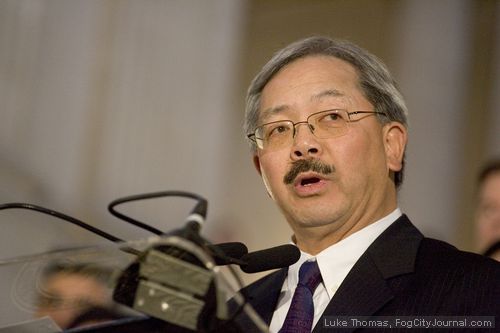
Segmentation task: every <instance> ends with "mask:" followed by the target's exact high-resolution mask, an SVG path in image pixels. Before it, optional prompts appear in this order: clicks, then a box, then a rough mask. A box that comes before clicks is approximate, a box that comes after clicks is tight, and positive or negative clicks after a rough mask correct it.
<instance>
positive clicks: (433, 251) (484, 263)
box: [416, 238, 500, 279]
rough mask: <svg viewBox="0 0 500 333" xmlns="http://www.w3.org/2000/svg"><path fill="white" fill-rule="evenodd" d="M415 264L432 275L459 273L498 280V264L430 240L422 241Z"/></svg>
mask: <svg viewBox="0 0 500 333" xmlns="http://www.w3.org/2000/svg"><path fill="white" fill-rule="evenodd" d="M416 264H417V266H420V267H421V268H422V267H423V268H426V269H428V270H430V271H432V272H434V273H435V272H437V271H442V272H450V271H461V272H463V273H464V274H466V275H467V274H475V275H477V273H481V275H480V276H477V278H481V277H482V278H488V277H490V278H493V277H495V278H496V279H500V263H498V262H496V261H495V260H493V259H490V258H487V257H484V256H482V255H479V254H476V253H471V252H466V251H461V250H459V249H457V248H456V247H454V246H453V245H451V244H448V243H446V242H443V241H440V240H436V239H432V238H423V239H422V241H421V243H420V246H419V250H418V254H417V262H416Z"/></svg>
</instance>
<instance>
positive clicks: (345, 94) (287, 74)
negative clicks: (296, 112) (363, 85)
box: [260, 55, 367, 117]
mask: <svg viewBox="0 0 500 333" xmlns="http://www.w3.org/2000/svg"><path fill="white" fill-rule="evenodd" d="M323 102H326V103H330V102H333V103H334V105H332V107H339V108H348V107H349V106H351V105H352V104H355V103H363V102H367V101H366V99H364V96H363V93H362V91H361V89H360V85H359V79H358V73H357V70H356V69H355V67H354V66H352V65H351V64H349V63H348V62H346V61H344V60H341V59H338V58H335V57H332V56H326V55H313V56H307V57H304V58H300V59H297V60H295V61H293V62H291V63H290V64H287V65H286V66H285V67H283V68H282V69H281V70H280V71H279V72H278V73H277V74H275V76H274V77H273V78H272V79H271V80H269V82H268V83H267V85H266V86H265V87H264V89H263V90H262V95H261V103H260V113H261V116H262V117H266V116H268V115H269V114H272V113H278V112H281V111H285V110H289V109H292V110H293V109H295V108H297V109H298V108H302V107H306V106H308V105H313V104H321V103H323ZM316 111H318V110H316Z"/></svg>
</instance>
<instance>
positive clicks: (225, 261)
mask: <svg viewBox="0 0 500 333" xmlns="http://www.w3.org/2000/svg"><path fill="white" fill-rule="evenodd" d="M207 249H208V250H209V252H210V255H211V256H212V257H213V258H214V261H215V264H216V265H217V266H223V265H231V264H236V265H240V264H241V263H242V261H241V260H239V259H241V257H243V256H244V255H246V254H247V253H248V248H247V247H246V245H245V244H243V243H240V242H229V243H219V244H214V245H207Z"/></svg>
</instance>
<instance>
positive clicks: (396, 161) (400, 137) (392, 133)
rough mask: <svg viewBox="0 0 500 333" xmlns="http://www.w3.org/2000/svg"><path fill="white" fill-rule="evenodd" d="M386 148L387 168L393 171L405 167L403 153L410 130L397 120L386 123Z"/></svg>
mask: <svg viewBox="0 0 500 333" xmlns="http://www.w3.org/2000/svg"><path fill="white" fill-rule="evenodd" d="M383 134H384V148H385V155H386V161H387V168H388V169H389V170H391V171H392V172H397V171H400V170H401V169H402V168H403V155H404V152H405V148H406V143H407V140H408V130H407V129H406V127H405V126H404V125H403V124H401V123H399V122H396V121H392V122H390V123H388V124H385V125H384V128H383Z"/></svg>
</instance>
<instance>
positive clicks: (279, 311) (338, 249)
mask: <svg viewBox="0 0 500 333" xmlns="http://www.w3.org/2000/svg"><path fill="white" fill-rule="evenodd" d="M401 215H402V213H401V210H400V209H399V208H397V209H396V210H394V211H393V212H392V213H390V214H389V215H387V216H385V217H384V218H382V219H380V220H378V221H376V222H375V223H372V224H370V225H368V226H366V227H364V228H363V229H361V230H359V231H358V232H355V233H354V234H352V235H350V236H349V237H347V238H345V239H343V240H341V241H340V242H338V243H335V244H333V245H331V246H330V247H328V248H326V249H324V250H323V251H321V252H320V253H318V254H317V255H316V256H311V255H310V254H308V253H305V252H302V251H301V256H300V259H299V261H297V262H296V263H295V264H293V265H292V266H290V267H289V268H288V275H287V277H286V279H285V281H284V283H283V287H282V288H281V293H280V296H279V300H278V306H277V307H276V310H274V314H273V318H272V320H271V324H270V326H269V329H270V331H271V332H278V331H279V330H280V328H281V326H283V322H284V321H285V317H286V314H287V312H288V309H289V308H290V304H291V302H292V297H293V293H294V292H295V287H296V286H297V283H298V281H299V268H300V266H301V265H302V264H303V263H304V262H305V261H307V260H310V261H311V260H317V261H318V266H319V270H320V271H321V277H322V278H323V282H322V283H320V284H319V286H318V287H317V288H316V290H315V291H314V295H313V302H314V321H313V327H314V325H316V323H317V322H318V321H319V319H320V318H321V315H322V314H323V311H324V310H325V308H326V306H327V305H328V303H329V302H330V300H331V299H332V297H333V296H334V295H335V292H336V291H337V289H338V288H339V287H340V284H341V283H342V281H344V279H345V277H346V276H347V274H348V273H349V271H350V270H351V268H352V267H353V266H354V264H355V263H356V261H358V259H359V257H361V255H362V254H363V253H364V252H365V251H366V249H367V248H368V247H369V246H370V245H371V243H373V241H374V240H375V239H376V238H377V237H378V236H379V235H380V234H381V233H382V232H383V231H384V230H385V229H387V227H389V226H390V225H391V224H392V223H393V222H394V221H396V220H397V219H398V218H399V217H400V216H401Z"/></svg>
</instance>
